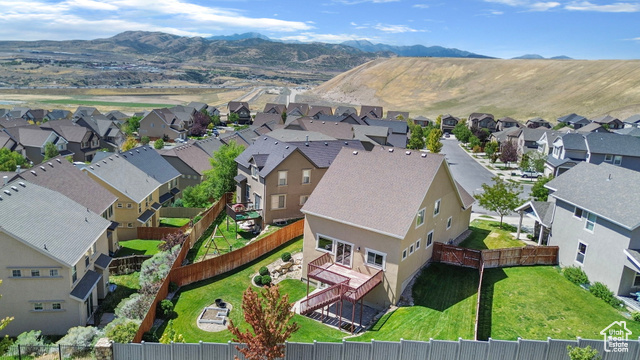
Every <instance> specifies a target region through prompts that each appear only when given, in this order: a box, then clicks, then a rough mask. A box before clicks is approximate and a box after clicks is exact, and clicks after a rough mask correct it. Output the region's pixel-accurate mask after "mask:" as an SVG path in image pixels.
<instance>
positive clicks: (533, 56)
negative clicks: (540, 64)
mask: <svg viewBox="0 0 640 360" xmlns="http://www.w3.org/2000/svg"><path fill="white" fill-rule="evenodd" d="M512 59H528V60H533V59H540V60H543V59H544V60H547V59H549V60H573V59H572V58H570V57H568V56H565V55H560V56H553V57H550V58H546V57H544V56H542V55H538V54H525V55H522V56H518V57H514V58H512Z"/></svg>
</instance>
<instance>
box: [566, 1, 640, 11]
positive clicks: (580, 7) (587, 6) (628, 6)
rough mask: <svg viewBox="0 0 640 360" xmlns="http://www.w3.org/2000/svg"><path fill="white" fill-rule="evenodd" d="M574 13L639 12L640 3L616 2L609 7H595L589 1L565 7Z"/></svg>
mask: <svg viewBox="0 0 640 360" xmlns="http://www.w3.org/2000/svg"><path fill="white" fill-rule="evenodd" d="M564 8H565V9H567V10H574V11H596V12H639V11H640V3H637V2H634V3H628V2H627V3H624V2H617V3H613V4H609V5H596V4H593V3H591V2H589V1H580V2H572V3H569V4H567V5H566V6H565V7H564Z"/></svg>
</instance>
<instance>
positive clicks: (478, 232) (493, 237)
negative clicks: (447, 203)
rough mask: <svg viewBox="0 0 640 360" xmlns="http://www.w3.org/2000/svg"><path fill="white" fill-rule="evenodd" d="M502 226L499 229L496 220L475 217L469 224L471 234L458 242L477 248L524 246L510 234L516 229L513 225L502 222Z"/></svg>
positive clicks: (461, 244) (463, 245)
mask: <svg viewBox="0 0 640 360" xmlns="http://www.w3.org/2000/svg"><path fill="white" fill-rule="evenodd" d="M502 227H503V228H502V229H500V223H499V222H496V221H487V220H477V219H476V220H474V221H472V222H471V224H470V226H469V229H470V230H471V231H472V234H471V235H470V236H469V237H468V238H467V239H466V240H465V241H463V242H462V243H460V246H462V247H466V248H470V249H477V250H485V249H501V248H510V247H524V246H525V243H524V242H522V241H520V240H516V239H514V238H513V236H512V235H511V233H512V232H516V230H517V229H516V228H515V227H514V226H511V225H509V224H502Z"/></svg>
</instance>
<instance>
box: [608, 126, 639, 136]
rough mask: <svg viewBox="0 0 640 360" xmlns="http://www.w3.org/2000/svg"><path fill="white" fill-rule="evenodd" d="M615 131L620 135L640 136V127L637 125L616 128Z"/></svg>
mask: <svg viewBox="0 0 640 360" xmlns="http://www.w3.org/2000/svg"><path fill="white" fill-rule="evenodd" d="M614 132H615V133H616V134H619V135H631V136H635V137H640V128H637V127H626V128H623V129H618V130H614Z"/></svg>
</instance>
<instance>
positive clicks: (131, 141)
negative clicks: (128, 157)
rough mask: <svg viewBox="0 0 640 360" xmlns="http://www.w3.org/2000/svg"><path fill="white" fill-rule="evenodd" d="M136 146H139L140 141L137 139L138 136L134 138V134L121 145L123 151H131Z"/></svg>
mask: <svg viewBox="0 0 640 360" xmlns="http://www.w3.org/2000/svg"><path fill="white" fill-rule="evenodd" d="M136 146H138V141H137V140H136V138H134V137H133V136H127V140H125V141H124V143H122V146H120V147H121V148H122V151H129V150H131V149H133V148H134V147H136Z"/></svg>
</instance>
